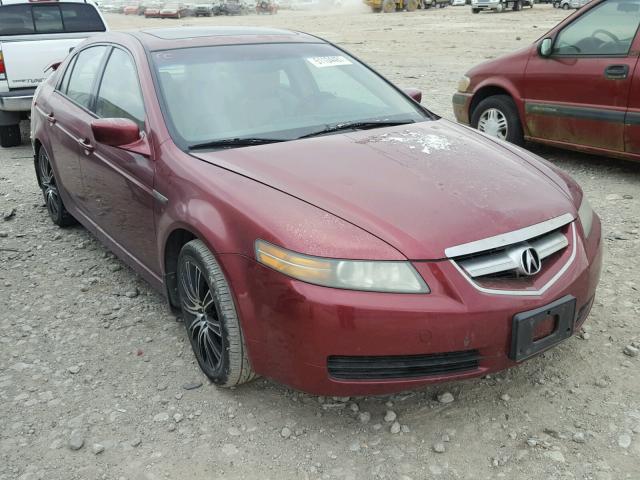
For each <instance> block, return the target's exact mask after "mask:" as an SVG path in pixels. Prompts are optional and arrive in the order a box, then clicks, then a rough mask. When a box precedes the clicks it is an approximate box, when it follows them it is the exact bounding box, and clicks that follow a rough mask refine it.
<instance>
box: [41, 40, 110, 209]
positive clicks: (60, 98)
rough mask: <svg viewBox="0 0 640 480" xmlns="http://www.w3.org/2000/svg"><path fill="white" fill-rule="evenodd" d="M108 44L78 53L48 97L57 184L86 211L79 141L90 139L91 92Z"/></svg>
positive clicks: (93, 116)
mask: <svg viewBox="0 0 640 480" xmlns="http://www.w3.org/2000/svg"><path fill="white" fill-rule="evenodd" d="M107 51H108V47H106V46H104V45H98V46H95V47H90V48H86V49H84V50H82V51H81V52H79V53H78V54H77V55H76V56H75V58H74V59H72V61H71V63H69V66H68V67H67V69H66V70H65V74H64V76H63V77H62V80H61V82H60V84H59V85H58V88H57V89H56V91H55V93H54V94H53V95H51V97H50V99H49V102H48V103H49V106H48V108H49V111H47V112H45V114H46V115H48V117H49V125H51V130H52V132H53V133H52V137H53V139H52V140H53V141H52V142H51V148H52V150H53V156H54V159H55V165H56V167H57V169H58V175H59V179H60V183H61V184H62V187H63V188H64V190H65V191H66V192H67V193H68V194H69V196H70V197H71V199H72V201H73V202H74V204H75V206H77V207H78V208H79V209H80V210H81V211H82V212H83V213H85V214H86V212H87V205H86V198H87V197H86V192H85V189H84V183H83V180H82V175H81V170H80V159H81V156H83V155H84V151H83V150H82V149H81V147H80V144H81V143H83V142H87V143H88V142H91V141H92V139H93V135H92V133H91V128H90V126H89V125H90V123H91V120H93V119H94V118H95V115H94V114H93V113H92V112H91V110H90V108H91V105H92V101H93V95H92V92H93V91H94V85H95V83H96V78H97V76H98V73H99V71H100V66H101V64H102V62H103V61H104V59H105V55H106V53H107Z"/></svg>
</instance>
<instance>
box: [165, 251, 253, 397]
mask: <svg viewBox="0 0 640 480" xmlns="http://www.w3.org/2000/svg"><path fill="white" fill-rule="evenodd" d="M177 273H178V291H179V293H180V306H181V308H182V318H183V321H184V326H185V327H186V329H187V335H188V336H189V341H190V342H191V347H192V348H193V353H194V354H195V356H196V360H197V361H198V364H199V365H200V368H201V369H202V371H203V372H204V374H205V375H206V376H207V377H209V378H210V379H211V381H212V382H213V383H215V384H216V385H219V386H221V387H233V386H235V385H240V384H242V383H245V382H248V381H250V380H253V379H254V378H255V377H256V374H255V373H254V372H253V369H252V368H251V364H250V363H249V357H248V356H247V349H246V347H245V342H244V337H243V335H242V329H241V328H240V321H239V319H238V314H237V312H236V307H235V304H234V302H233V298H232V296H231V287H230V286H229V283H228V282H227V279H226V278H225V276H224V273H223V272H222V269H221V268H220V265H219V264H218V262H217V261H216V258H215V257H214V256H213V254H212V253H211V252H210V251H209V249H208V248H207V247H206V245H205V244H204V243H203V242H202V241H201V240H192V241H190V242H189V243H187V244H186V245H185V246H184V247H182V250H181V251H180V255H179V257H178V272H177Z"/></svg>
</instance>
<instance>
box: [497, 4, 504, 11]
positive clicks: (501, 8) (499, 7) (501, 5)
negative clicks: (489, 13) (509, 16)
mask: <svg viewBox="0 0 640 480" xmlns="http://www.w3.org/2000/svg"><path fill="white" fill-rule="evenodd" d="M503 11H504V5H503V4H502V3H499V4H498V5H497V6H496V12H498V13H502V12H503Z"/></svg>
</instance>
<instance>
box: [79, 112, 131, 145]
mask: <svg viewBox="0 0 640 480" xmlns="http://www.w3.org/2000/svg"><path fill="white" fill-rule="evenodd" d="M91 131H92V132H93V138H95V139H96V142H98V143H103V144H105V145H109V146H111V147H122V146H124V145H129V144H131V143H135V142H137V141H138V140H140V128H139V127H138V125H136V123H135V122H133V121H131V120H129V119H127V118H100V119H98V120H94V121H93V122H91Z"/></svg>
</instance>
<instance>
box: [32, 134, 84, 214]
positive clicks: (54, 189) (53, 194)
mask: <svg viewBox="0 0 640 480" xmlns="http://www.w3.org/2000/svg"><path fill="white" fill-rule="evenodd" d="M36 174H37V175H38V183H39V184H40V188H41V189H42V195H43V196H44V202H45V204H46V206H47V211H48V212H49V217H51V221H52V222H53V223H55V224H56V225H58V226H59V227H68V226H69V225H73V224H75V223H76V219H75V218H73V217H72V216H71V214H70V213H69V212H67V209H66V208H65V206H64V203H63V202H62V197H61V196H60V190H59V188H58V182H56V177H55V175H54V173H53V169H52V168H51V162H49V156H48V155H47V152H45V150H44V147H41V148H40V151H39V152H38V161H37V163H36Z"/></svg>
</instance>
